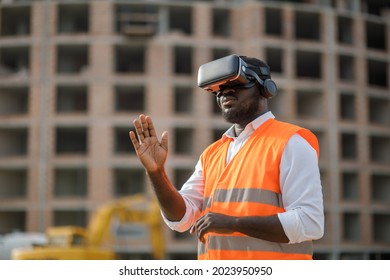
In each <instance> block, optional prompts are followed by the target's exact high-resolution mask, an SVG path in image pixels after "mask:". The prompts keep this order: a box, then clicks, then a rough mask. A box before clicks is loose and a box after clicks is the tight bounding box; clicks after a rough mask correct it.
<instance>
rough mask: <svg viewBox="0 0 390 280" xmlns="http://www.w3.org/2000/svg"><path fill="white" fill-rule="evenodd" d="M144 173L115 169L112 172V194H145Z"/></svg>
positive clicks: (141, 170)
mask: <svg viewBox="0 0 390 280" xmlns="http://www.w3.org/2000/svg"><path fill="white" fill-rule="evenodd" d="M144 189H145V171H144V170H143V169H134V168H133V169H130V168H116V169H115V170H114V194H115V195H116V196H123V195H133V194H138V193H144V192H145V190H144Z"/></svg>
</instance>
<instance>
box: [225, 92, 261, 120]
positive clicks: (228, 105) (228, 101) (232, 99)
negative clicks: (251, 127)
mask: <svg viewBox="0 0 390 280" xmlns="http://www.w3.org/2000/svg"><path fill="white" fill-rule="evenodd" d="M260 98H261V97H260V93H259V89H258V87H257V86H252V87H251V88H246V89H238V88H226V89H224V90H223V91H221V92H220V93H218V94H217V102H218V104H219V105H220V107H221V109H222V116H223V117H224V119H225V120H226V121H227V122H230V123H236V124H246V123H248V122H250V121H252V120H253V119H254V118H255V117H257V116H258V115H259V114H260V113H261V110H262V108H261V105H260V102H259V100H260Z"/></svg>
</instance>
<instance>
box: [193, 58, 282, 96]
mask: <svg viewBox="0 0 390 280" xmlns="http://www.w3.org/2000/svg"><path fill="white" fill-rule="evenodd" d="M258 68H259V70H260V73H261V74H262V75H264V76H270V71H269V69H268V67H261V66H260V67H258ZM253 81H257V82H258V83H259V84H260V85H261V86H262V88H263V90H262V91H261V92H262V96H263V97H265V98H272V97H274V96H275V95H276V91H277V87H276V84H275V82H274V81H273V80H271V79H265V80H262V79H260V77H259V76H258V74H257V73H256V72H255V71H253V70H252V69H250V68H249V67H248V64H247V63H246V62H245V61H244V60H243V59H242V58H240V57H239V56H238V55H235V54H232V55H228V56H225V57H222V58H220V59H217V60H213V61H210V62H208V63H205V64H203V65H201V66H200V67H199V70H198V86H199V87H201V88H203V89H204V90H206V91H208V92H212V93H214V92H217V91H220V90H222V89H223V88H227V87H231V88H234V87H239V86H245V85H247V84H249V83H252V82H253Z"/></svg>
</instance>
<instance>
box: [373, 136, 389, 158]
mask: <svg viewBox="0 0 390 280" xmlns="http://www.w3.org/2000/svg"><path fill="white" fill-rule="evenodd" d="M370 155H371V161H373V162H375V163H382V164H389V163H390V137H388V136H371V137H370Z"/></svg>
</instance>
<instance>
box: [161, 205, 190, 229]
mask: <svg viewBox="0 0 390 280" xmlns="http://www.w3.org/2000/svg"><path fill="white" fill-rule="evenodd" d="M161 216H162V218H163V220H164V222H165V223H166V225H167V226H168V227H169V228H170V229H172V230H175V231H178V232H184V231H187V230H189V229H190V227H191V225H192V220H191V211H190V209H189V208H188V205H187V203H186V212H185V213H184V216H183V218H181V220H180V221H171V220H169V219H168V218H167V217H166V216H165V215H164V213H163V212H162V211H161Z"/></svg>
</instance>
